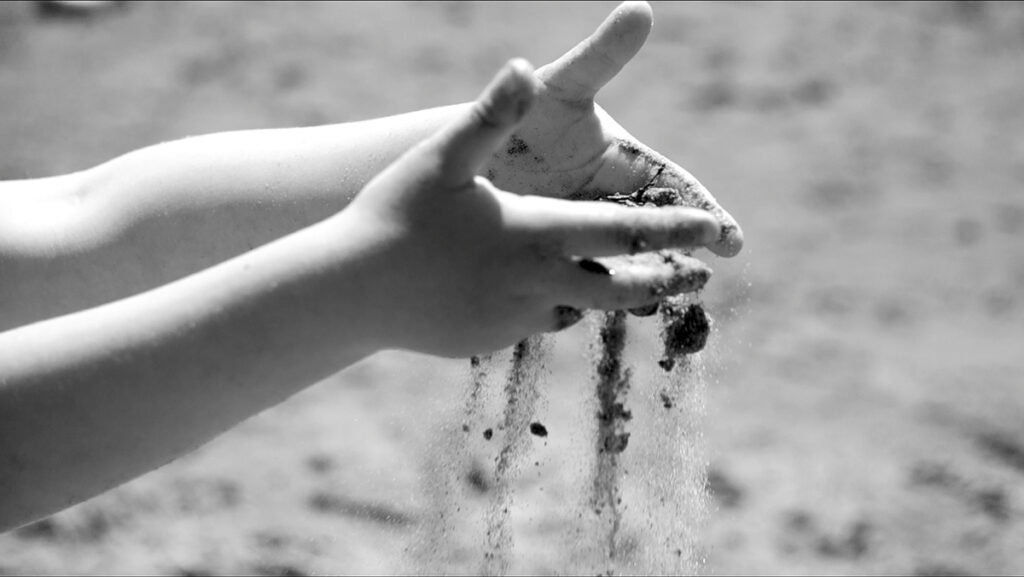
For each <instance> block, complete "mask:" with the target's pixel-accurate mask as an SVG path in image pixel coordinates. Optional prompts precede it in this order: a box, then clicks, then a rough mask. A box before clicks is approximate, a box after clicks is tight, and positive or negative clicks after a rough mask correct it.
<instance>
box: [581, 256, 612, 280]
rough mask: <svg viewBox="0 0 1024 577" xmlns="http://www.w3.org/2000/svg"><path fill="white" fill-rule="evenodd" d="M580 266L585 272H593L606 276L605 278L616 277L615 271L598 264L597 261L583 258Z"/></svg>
mask: <svg viewBox="0 0 1024 577" xmlns="http://www.w3.org/2000/svg"><path fill="white" fill-rule="evenodd" d="M579 265H580V268H581V269H583V270H585V271H587V272H592V273H594V274H601V275H605V276H614V275H615V271H614V270H612V269H610V268H608V267H606V266H604V265H603V264H601V263H599V262H597V261H596V260H591V259H589V258H582V259H580V261H579Z"/></svg>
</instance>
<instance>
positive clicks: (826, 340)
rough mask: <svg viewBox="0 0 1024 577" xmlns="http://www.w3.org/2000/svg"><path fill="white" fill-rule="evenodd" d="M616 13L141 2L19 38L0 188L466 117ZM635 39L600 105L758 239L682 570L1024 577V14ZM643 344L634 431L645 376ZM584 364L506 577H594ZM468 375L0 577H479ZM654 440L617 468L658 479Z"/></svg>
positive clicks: (316, 420)
mask: <svg viewBox="0 0 1024 577" xmlns="http://www.w3.org/2000/svg"><path fill="white" fill-rule="evenodd" d="M611 6H612V5H609V4H583V3H571V4H543V5H540V4H530V5H510V4H501V3H486V4H463V3H448V2H441V3H394V4H383V3H381V4H377V3H374V4H344V5H333V4H326V3H316V4H302V5H286V4H276V3H271V4H262V3H260V4H257V3H246V4H223V3H196V4H177V3H167V4H163V3H160V4H137V5H132V6H130V7H129V8H128V9H125V10H120V11H117V12H116V13H112V14H109V15H106V16H104V17H98V18H94V19H89V20H63V19H52V20H51V19H48V20H40V19H37V18H35V16H34V11H33V9H32V5H30V4H27V3H19V2H14V3H3V4H0V135H2V136H3V137H2V139H0V178H21V177H29V176H43V175H50V174H57V173H61V172H65V171H70V170H75V169H80V168H84V167H87V166H90V165H93V164H96V163H98V162H101V161H104V160H106V159H109V158H111V157H113V156H115V155H118V154H120V153H123V152H126V151H129V150H132V149H134V148H138V147H141V146H144V145H147V144H151V143H154V142H158V141H162V140H167V139H173V138H178V137H182V136H185V135H191V134H199V133H205V132H213V131H220V130H230V129H241V128H255V127H272V126H293V125H305V124H320V123H327V122H341V121H347V120H354V119H362V118H369V117H374V116H380V115H386V114H391V113H398V112H402V111H407V110H412V109H417V108H423V107H428V106H433V105H441V104H447V103H451V102H456V101H464V100H468V99H471V98H473V97H474V96H475V95H476V94H477V92H478V90H479V89H480V87H482V86H483V84H484V83H485V82H486V81H487V80H488V79H489V78H490V76H491V74H492V73H493V71H494V70H495V69H496V68H497V67H498V66H499V65H500V64H501V63H502V62H504V61H505V60H506V59H507V58H509V57H511V56H524V57H527V58H529V59H530V60H531V61H533V62H534V63H537V64H541V63H544V62H547V61H549V60H550V59H552V58H554V57H556V56H558V55H559V54H561V53H562V52H563V51H564V50H565V49H567V48H568V47H569V46H571V45H572V44H573V43H574V42H575V41H576V40H578V39H580V38H582V37H583V36H584V35H585V34H587V33H588V32H589V31H590V30H591V29H592V28H593V27H594V26H595V25H596V24H597V23H598V22H600V20H601V19H602V18H603V16H604V14H605V13H606V12H607V11H608V10H609V9H610V8H611ZM655 16H656V24H655V28H654V31H653V33H652V35H651V38H650V40H649V43H648V45H647V46H646V47H645V49H644V50H643V51H642V52H641V54H640V55H639V56H638V58H637V59H636V60H635V61H634V62H633V63H632V64H631V65H630V66H629V67H628V68H627V69H626V70H625V71H624V72H623V73H622V75H621V76H620V77H619V78H618V79H617V80H616V81H615V82H614V83H613V84H612V85H610V86H609V87H608V88H607V89H606V90H605V91H604V92H603V93H602V97H601V98H600V100H599V101H600V103H601V104H602V105H603V106H604V107H605V108H606V109H607V110H609V111H610V112H611V113H612V114H613V115H614V116H615V117H616V118H617V120H618V121H619V122H620V123H621V124H622V125H623V126H625V127H626V128H628V129H629V130H630V131H631V132H633V134H635V135H636V136H638V137H639V138H640V139H641V140H644V141H645V142H647V143H648V144H650V145H652V146H653V147H654V148H655V149H658V150H660V151H662V152H664V153H665V154H666V155H668V156H669V157H671V158H674V159H676V160H678V161H679V162H680V163H681V164H683V165H684V166H686V167H687V168H688V169H689V170H691V171H692V172H693V173H694V174H696V175H697V176H698V177H699V178H700V179H701V180H702V181H703V182H704V183H705V184H706V185H707V186H708V187H709V188H710V189H711V190H712V191H713V192H714V193H715V194H716V195H717V196H718V198H719V199H720V200H721V201H722V202H723V203H724V204H725V205H726V206H727V207H728V208H729V209H730V210H731V211H732V213H733V214H734V215H735V216H736V217H737V218H738V219H739V220H740V222H741V223H742V224H743V226H744V229H745V232H746V237H747V248H746V249H745V250H744V252H743V254H742V255H740V256H739V257H738V258H736V259H732V260H729V261H726V260H721V259H715V258H713V257H711V256H710V255H708V254H706V253H705V256H706V257H707V258H708V259H709V262H710V264H711V265H712V267H713V268H714V269H715V271H716V276H715V278H714V279H713V280H712V282H711V284H710V285H709V287H708V290H707V291H706V295H705V297H706V299H707V302H708V305H709V310H710V312H711V314H712V315H713V316H714V317H715V319H716V321H717V324H716V327H717V330H716V333H715V334H714V335H713V340H712V343H711V345H710V347H709V350H708V351H707V352H706V353H705V354H704V364H705V366H706V385H707V395H706V407H707V409H706V412H707V418H706V421H705V422H704V424H703V430H704V436H703V438H704V440H705V441H706V445H707V453H706V455H707V458H708V459H709V460H710V463H711V466H710V476H709V485H710V488H711V493H712V506H711V510H710V514H709V517H708V522H707V523H706V524H704V525H701V524H700V523H698V522H697V521H696V520H693V521H692V522H691V521H689V520H682V521H680V520H679V519H677V520H676V521H675V522H676V524H677V525H679V524H680V523H681V524H682V526H684V527H685V528H689V530H691V531H692V532H693V534H694V535H697V536H699V537H700V540H701V542H702V546H701V548H700V550H699V551H700V555H702V556H705V557H706V563H704V564H702V565H701V571H703V572H706V573H769V574H771V573H793V574H797V573H800V574H803V573H844V574H845V573H871V574H889V573H913V574H921V575H945V574H1013V573H1017V574H1019V573H1022V572H1024V483H1022V481H1024V383H1022V382H1021V379H1022V377H1021V375H1022V374H1024V355H1022V354H1021V352H1022V351H1024V322H1022V321H1024V298H1022V295H1024V193H1022V190H1021V188H1022V185H1024V137H1022V136H1021V135H1022V134H1024V99H1022V96H1021V94H1022V93H1024V5H1022V4H1020V3H991V4H989V3H967V2H951V3H942V4H932V3H913V4H893V3H866V2H865V3H856V4H854V3H847V4H839V3H827V4H814V5H812V4H803V3H797V4H747V3H722V4H702V3H694V4H689V3H688V4H676V3H658V4H656V6H655ZM638 326H639V328H640V330H639V331H637V332H636V336H635V339H634V340H633V341H631V344H630V349H629V350H630V351H631V355H632V357H631V358H632V359H633V362H634V364H635V365H636V367H637V378H636V379H635V383H636V384H635V387H634V391H633V395H634V397H633V398H634V399H635V403H636V404H637V406H638V407H640V408H638V409H637V410H638V415H645V414H646V413H643V410H644V409H642V406H644V403H646V402H648V401H647V400H645V399H648V400H649V399H650V398H651V397H653V391H652V390H651V388H650V383H655V382H657V381H658V379H657V377H656V376H655V372H656V371H657V370H658V369H657V368H656V367H654V366H652V365H653V358H654V357H655V356H656V355H657V353H658V351H657V342H656V338H655V337H656V335H655V334H654V329H653V328H652V327H651V326H650V325H642V324H641V325H638ZM592 331H593V327H592V326H580V327H578V328H574V329H572V330H571V331H569V332H568V333H566V334H565V335H564V336H561V337H559V339H558V340H557V342H556V343H555V344H554V349H553V352H552V353H551V355H550V357H549V359H550V360H549V362H548V365H547V366H548V369H547V372H546V373H545V376H544V379H543V380H544V384H543V387H542V399H541V401H540V408H539V409H538V418H539V419H541V420H542V421H543V422H544V423H545V424H546V426H547V428H548V429H549V431H550V435H549V437H547V439H545V440H544V442H541V441H540V440H539V439H535V440H534V442H533V444H532V445H531V446H530V450H529V455H528V456H526V457H525V458H524V467H523V470H522V471H521V475H520V477H519V480H518V481H517V483H516V484H515V491H516V497H515V498H516V501H515V503H514V507H513V509H514V510H513V513H512V521H513V523H512V527H513V529H514V532H513V533H514V538H515V542H516V547H515V549H514V550H513V552H512V558H511V560H512V568H511V569H512V571H515V572H543V573H550V572H563V573H565V572H568V573H572V572H578V571H581V570H589V568H588V567H586V566H584V565H577V564H575V563H576V561H574V560H575V559H578V557H574V555H576V549H574V547H575V548H578V547H580V546H582V545H581V544H580V543H579V542H575V543H574V542H572V540H571V538H567V537H566V535H571V534H572V532H573V530H574V526H575V525H576V524H578V523H577V521H578V519H579V518H582V517H579V516H578V515H580V514H581V513H579V511H578V507H577V506H576V505H573V503H575V502H577V501H578V496H579V494H580V492H581V491H584V490H585V489H586V487H585V482H586V481H585V478H584V477H585V474H586V471H585V469H586V462H587V461H586V459H587V452H588V451H589V450H590V449H589V444H588V443H590V442H591V441H590V440H589V439H588V434H589V433H588V431H589V429H588V428H587V423H588V422H589V421H588V418H589V417H588V414H589V413H588V410H589V409H588V406H589V405H587V402H588V401H587V399H588V395H589V394H590V387H591V369H590V368H589V367H590V361H589V357H588V356H587V355H586V354H585V350H586V348H587V346H588V343H589V342H592V341H593V333H592ZM499 372H500V371H499ZM467 375H468V367H467V366H466V363H465V362H448V361H439V360H436V359H429V358H425V357H420V356H415V355H409V354H398V353H394V354H386V355H381V356H378V357H374V358H372V359H369V360H367V361H365V362H364V363H361V364H360V365H357V366H356V367H353V368H352V369H350V370H348V371H346V372H345V373H343V374H342V375H341V376H340V377H338V378H337V379H335V380H332V381H331V382H327V383H323V384H321V385H318V386H316V387H314V388H312V389H310V390H308V391H307V392H305V393H303V394H301V395H299V396H297V397H295V398H293V399H292V400H291V401H289V402H287V403H285V404H283V405H281V406H279V407H277V408H275V409H273V410H270V411H267V412H266V413H264V414H262V415H259V416H258V417H255V418H253V419H251V420H250V421H248V422H246V423H244V424H243V425H242V426H240V427H238V428H236V429H235V430H233V431H231V432H229V433H227V434H225V435H224V436H222V437H221V438H219V439H217V440H216V441H214V442H212V443H210V444H209V445H207V446H206V447H204V448H202V449H201V450H200V451H198V452H196V453H195V454H192V455H190V456H188V457H186V458H183V459H180V460H179V461H177V462H175V463H173V464H171V465H168V466H167V467H164V468H163V469H161V470H159V471H156V472H154V473H152V474H150V475H147V476H145V477H143V478H141V479H138V480H136V481H134V482H132V483H130V484H128V485H126V486H124V487H121V488H119V489H117V490H115V491H112V492H110V493H108V494H106V495H103V496H101V497H99V498H97V499H94V500H93V501H91V502H88V503H85V504H83V505H81V506H78V507H76V508H74V509H72V510H69V511H66V512H64V513H62V514H60V515H57V516H55V517H54V518H52V519H49V520H47V521H44V522H41V523H39V524H36V525H33V526H30V527H27V528H24V529H21V530H19V531H16V532H13V533H10V534H7V535H3V536H0V573H33V574H39V573H53V572H61V573H64V572H72V573H113V574H117V573H160V574H181V575H187V574H202V573H238V572H243V573H262V574H291V575H298V574H306V573H369V572H397V571H415V570H445V571H451V572H467V573H468V572H472V571H474V570H476V569H478V568H479V567H480V566H481V564H482V563H483V558H482V557H483V548H482V546H481V543H482V536H481V534H480V527H481V523H482V520H481V516H480V512H481V511H482V507H483V505H481V503H483V502H484V501H485V500H486V498H487V492H488V490H489V487H488V485H487V483H486V482H483V483H480V482H477V483H475V484H473V483H469V482H464V483H462V484H463V485H466V486H470V485H472V486H471V487H470V488H469V489H467V488H466V487H465V486H463V487H458V488H456V489H457V490H455V489H452V491H448V490H446V489H444V487H446V485H445V482H451V481H452V479H454V482H456V483H460V482H462V481H464V480H465V479H472V478H473V475H472V474H471V473H472V470H473V467H476V468H477V469H479V468H480V467H483V468H484V469H486V463H488V462H489V461H488V460H487V458H488V456H489V455H491V454H493V452H494V450H495V447H496V445H495V444H487V443H484V442H482V441H481V440H480V439H479V438H477V437H476V436H475V435H473V439H474V440H473V441H472V442H469V443H468V444H467V443H465V442H463V443H462V446H464V447H466V448H465V450H464V453H463V454H459V455H455V454H453V453H452V449H451V447H453V446H455V445H459V443H456V442H453V441H452V439H453V438H455V437H453V435H458V434H461V433H460V432H459V431H457V430H456V429H455V424H456V423H458V422H460V419H461V418H462V413H461V411H462V403H463V402H464V396H465V391H466V386H467V385H466V382H467ZM645 383H646V384H645ZM495 386H500V383H497V384H496V385H495ZM645 386H646V387H648V388H646V389H645ZM698 396H699V395H698ZM698 409H699V407H697V408H694V407H691V408H689V409H688V410H690V413H691V414H696V413H697V412H699V411H698ZM487 414H488V413H484V414H483V416H482V417H480V418H481V419H486V418H489V417H487ZM651 414H652V415H653V413H651ZM642 420H643V419H641V418H639V417H638V418H637V419H635V420H634V426H635V427H636V432H635V438H637V439H640V440H638V441H637V442H638V443H639V445H638V447H637V448H636V451H635V454H636V455H637V456H636V457H635V459H636V464H637V466H638V467H640V466H646V467H648V470H649V471H655V472H657V471H658V470H659V469H658V465H657V463H658V462H659V461H658V459H659V456H658V454H657V453H656V452H655V453H651V452H644V451H643V447H644V446H645V445H644V444H643V443H644V442H646V443H647V446H648V447H652V446H656V445H657V443H658V439H656V438H655V439H651V438H648V440H647V441H643V439H644V438H645V437H644V435H645V434H653V432H656V431H657V428H656V427H654V426H653V425H650V424H649V423H651V422H653V417H652V418H651V420H650V421H649V422H640V421H642ZM686 442H688V443H692V444H694V446H699V445H700V444H701V443H702V441H699V440H697V439H696V438H693V439H689V440H687V441H686ZM494 443H497V440H495V441H494ZM666 450H672V448H671V447H670V448H668V449H666ZM694 458H695V459H697V460H698V461H693V462H699V459H700V457H699V455H698V456H697V457H694ZM466 463H470V464H471V465H472V466H471V467H470V468H469V469H465V466H466ZM473 463H475V464H473ZM480 463H483V465H480ZM459 467H463V469H464V470H463V469H459ZM484 473H486V471H484ZM445 475H448V477H445ZM478 476H479V475H478ZM484 477H486V475H484ZM446 478H447V479H448V481H445V479H446ZM478 481H479V479H478ZM474 487H475V488H474ZM446 491H447V493H446ZM474 491H475V493H474ZM627 505H628V503H627ZM446 511H447V512H448V513H450V514H451V515H452V516H453V518H454V520H452V518H450V519H448V520H447V521H444V520H440V519H441V518H440V517H439V515H441V514H444V513H445V512H446ZM656 513H657V512H656V511H654V510H652V509H649V508H648V509H645V508H644V507H639V508H634V509H633V510H629V511H627V517H628V518H630V519H631V520H633V521H636V520H637V519H639V518H640V517H643V516H644V515H647V514H656ZM577 534H578V533H577ZM424 535H426V536H427V537H424ZM636 535H637V537H636V538H637V539H639V540H640V541H643V540H644V539H648V540H650V539H654V538H655V537H660V536H662V533H659V529H658V528H657V527H655V528H654V529H653V530H652V531H649V532H646V533H645V532H644V531H639V532H637V534H636ZM567 539H568V540H567Z"/></svg>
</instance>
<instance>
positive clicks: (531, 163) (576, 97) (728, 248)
mask: <svg viewBox="0 0 1024 577" xmlns="http://www.w3.org/2000/svg"><path fill="white" fill-rule="evenodd" d="M651 22H652V16H651V11H650V7H649V6H648V5H647V4H645V3H632V2H631V3H626V4H622V5H621V6H619V7H618V8H617V9H616V10H615V11H614V12H613V13H612V14H611V15H610V16H609V17H608V18H607V19H606V20H605V22H604V23H603V24H602V25H601V26H600V27H599V28H598V30H597V31H596V32H595V33H594V34H593V35H591V36H590V37H589V38H587V39H586V40H584V41H583V42H581V43H580V44H579V45H577V46H576V47H575V48H573V49H572V50H570V51H569V52H568V53H566V54H565V55H564V56H562V57H561V58H559V59H558V60H556V61H555V62H553V63H551V64H548V65H547V66H544V67H542V68H540V69H538V70H537V77H538V78H539V79H540V81H541V91H540V94H539V98H538V99H537V102H536V104H535V106H534V109H533V110H532V111H531V113H530V114H529V116H527V117H526V119H525V120H524V122H523V124H522V125H521V126H520V128H519V129H518V130H517V131H516V133H515V134H514V135H513V136H512V138H511V139H510V140H509V141H508V143H507V147H505V148H504V149H503V150H501V151H499V152H498V153H497V154H495V156H494V158H493V159H492V161H491V163H490V164H489V169H488V172H487V176H488V177H489V178H491V179H492V180H494V182H495V184H497V185H498V186H499V187H501V188H503V189H506V190H513V191H516V192H519V193H522V194H537V195H544V196H557V197H561V198H572V199H597V198H608V197H612V196H616V195H617V196H618V198H626V197H627V196H628V195H631V194H632V195H633V196H632V197H631V198H633V199H634V200H640V201H641V202H642V201H643V200H647V199H644V198H642V193H643V191H644V190H648V189H650V190H654V189H671V190H672V191H674V194H670V195H662V196H661V197H659V198H660V199H662V200H664V199H670V200H671V202H669V201H666V202H665V203H671V204H684V205H687V206H693V207H697V208H702V209H704V210H707V211H709V212H711V213H713V214H714V215H715V216H716V217H718V220H719V221H720V223H721V225H722V230H723V236H722V238H721V239H720V241H719V242H718V243H716V244H715V245H712V246H711V247H709V248H711V250H713V251H714V252H715V253H717V254H719V255H723V256H732V255H734V254H736V253H737V252H739V250H740V248H741V247H742V244H743V237H742V233H741V232H740V229H739V226H738V225H737V224H736V221H735V220H733V218H732V217H731V216H729V214H728V213H727V212H726V211H725V210H724V209H723V208H722V207H721V206H720V205H719V204H718V203H717V202H716V201H715V199H714V197H712V196H711V194H710V193H709V192H708V191H707V189H706V188H704V186H703V185H701V184H700V182H698V181H697V179H695V178H694V177H693V176H692V175H690V173H688V172H687V171H686V170H684V169H683V168H682V167H680V166H679V165H677V164H675V163H674V162H672V161H670V160H668V159H667V158H665V157H664V156H662V155H660V154H658V153H657V152H655V151H654V150H651V149H650V148H648V147H647V146H645V145H644V144H642V143H641V142H639V141H638V140H636V138H634V137H633V136H632V135H630V134H629V133H628V132H626V130H625V129H623V128H622V127H621V126H619V125H618V123H616V122H615V121H614V120H613V119H612V118H611V117H610V116H608V114H607V113H605V112H604V110H602V109H601V108H600V107H599V106H597V105H596V104H595V103H594V96H595V95H596V94H597V92H598V90H600V89H601V87H603V86H604V85H605V84H606V83H607V82H608V81H609V80H611V79H612V78H613V77H614V76H615V75H616V74H617V73H618V72H619V70H621V69H622V67H623V66H624V65H625V64H626V63H628V62H629V60H630V59H631V58H632V57H633V56H634V55H635V54H636V53H637V52H638V51H639V50H640V48H641V47H642V46H643V44H644V41H645V40H646V39H647V34H648V33H649V31H650V28H651ZM638 191H639V193H640V194H636V193H637V192H638ZM662 203H663V202H656V204H662Z"/></svg>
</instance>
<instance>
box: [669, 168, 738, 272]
mask: <svg viewBox="0 0 1024 577" xmlns="http://www.w3.org/2000/svg"><path fill="white" fill-rule="evenodd" d="M658 187H663V188H667V189H669V190H674V191H677V192H678V193H679V195H678V203H677V204H678V205H682V206H692V207H696V208H699V209H701V210H704V211H707V212H708V213H710V214H711V215H713V216H714V217H715V220H716V221H717V222H718V227H719V234H718V237H717V238H716V239H715V240H714V241H713V242H711V243H708V244H707V245H706V246H707V248H708V250H710V251H711V252H713V253H715V254H717V255H718V256H724V257H731V256H736V255H737V254H739V252H740V250H742V249H743V229H741V228H740V225H739V223H737V222H736V219H735V218H733V217H732V215H731V214H729V212H728V211H727V210H725V209H724V208H722V205H720V204H718V201H717V200H715V197H714V196H712V195H711V193H710V192H709V191H708V189H707V188H705V187H704V185H703V184H701V183H700V181H698V180H697V179H696V178H694V176H693V175H692V174H690V173H689V172H687V171H686V170H684V169H682V168H680V167H678V166H675V165H669V166H666V169H665V170H664V171H662V173H661V174H660V175H659V176H658V178H656V179H655V180H654V182H653V183H652V186H651V190H652V192H653V191H654V190H655V189H657V188H658Z"/></svg>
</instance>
